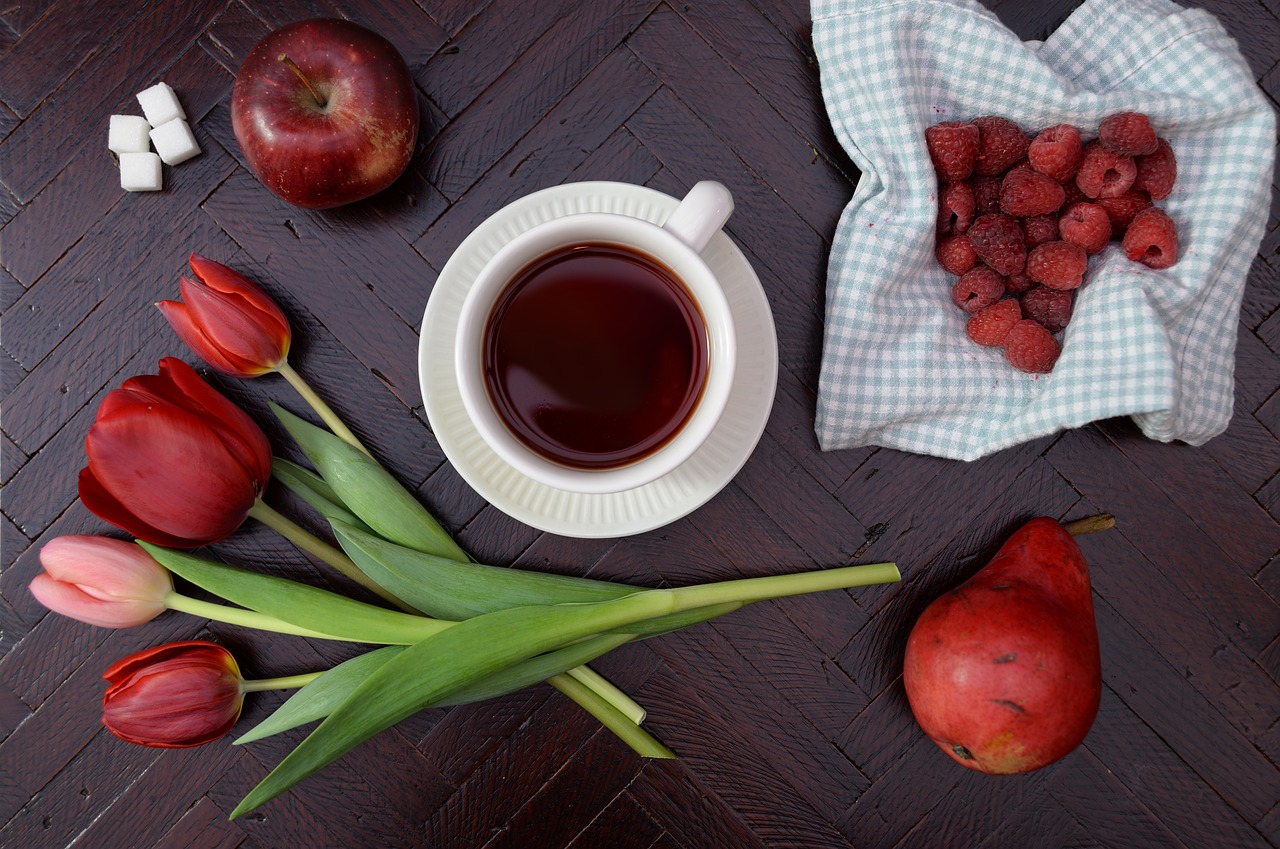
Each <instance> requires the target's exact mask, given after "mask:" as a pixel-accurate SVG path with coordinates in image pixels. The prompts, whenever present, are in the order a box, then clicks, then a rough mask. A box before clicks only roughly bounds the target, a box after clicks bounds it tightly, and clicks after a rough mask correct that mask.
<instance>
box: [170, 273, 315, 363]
mask: <svg viewBox="0 0 1280 849" xmlns="http://www.w3.org/2000/svg"><path fill="white" fill-rule="evenodd" d="M180 285H181V289H182V298H183V300H184V301H185V302H186V305H187V308H188V309H189V310H190V314H191V315H190V317H191V319H192V320H193V321H194V322H195V323H196V324H197V325H199V327H200V328H201V330H202V331H203V332H204V334H205V336H206V338H207V339H208V340H209V341H210V342H211V343H212V344H214V345H215V346H217V347H219V348H221V349H222V350H223V351H224V352H225V353H226V355H227V357H228V358H229V359H231V360H232V361H241V362H243V363H244V365H245V366H246V367H247V368H252V369H256V370H257V371H258V372H259V373H263V372H267V371H272V370H274V369H275V367H276V366H278V365H279V364H280V362H281V361H282V360H284V358H285V355H286V354H287V353H288V351H289V341H290V333H289V323H288V321H286V320H285V317H284V313H282V312H280V308H279V307H277V306H276V305H275V303H274V302H273V301H271V300H270V299H269V298H267V296H266V295H265V294H263V293H262V292H261V291H260V290H258V289H256V288H254V289H247V288H246V289H242V290H241V291H237V292H219V291H217V290H215V289H212V288H210V287H208V286H206V285H204V284H203V283H201V282H199V281H196V280H192V279H191V278H189V277H185V276H184V277H182V278H181V279H180Z"/></svg>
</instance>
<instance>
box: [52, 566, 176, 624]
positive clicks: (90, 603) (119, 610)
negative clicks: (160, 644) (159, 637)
mask: <svg viewBox="0 0 1280 849" xmlns="http://www.w3.org/2000/svg"><path fill="white" fill-rule="evenodd" d="M27 589H29V590H30V591H31V594H32V595H33V596H35V597H36V601H38V602H40V603H41V604H43V605H44V606H45V607H47V608H49V609H50V610H52V611H53V612H54V613H59V614H61V615H63V616H66V617H69V618H71V619H75V620H77V621H79V622H84V623H86V624H89V625H97V626H99V627H102V628H132V627H134V626H135V625H141V624H142V623H144V622H150V621H151V620H152V619H154V618H155V617H156V616H158V615H159V614H160V613H162V612H163V611H164V605H146V604H139V603H137V602H133V603H113V602H111V601H103V600H102V599H98V598H94V597H92V596H91V595H89V594H88V593H86V592H85V591H84V589H82V588H81V587H79V586H77V585H75V584H69V583H63V582H62V581H58V580H55V579H54V578H53V577H51V576H50V575H47V574H44V573H41V574H39V575H36V576H35V577H34V578H32V579H31V583H30V584H29V585H28V586H27Z"/></svg>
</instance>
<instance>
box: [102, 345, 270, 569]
mask: <svg viewBox="0 0 1280 849" xmlns="http://www.w3.org/2000/svg"><path fill="white" fill-rule="evenodd" d="M159 372H160V373H159V374H158V375H139V376H137V377H131V378H129V379H128V380H126V381H125V382H124V384H123V385H122V386H121V387H120V388H119V389H115V390H112V391H111V392H109V393H108V394H107V397H106V398H104V399H103V401H102V405H101V406H100V407H99V408H98V415H97V418H96V419H95V421H94V423H93V426H92V427H91V428H89V434H88V436H86V437H85V453H86V454H88V456H89V464H88V465H87V466H86V467H85V468H84V469H82V470H81V471H80V500H81V501H82V502H84V505H85V507H87V508H89V510H90V511H91V512H92V513H93V514H94V515H96V516H98V517H99V518H101V519H104V520H105V521H108V522H110V523H111V524H113V525H115V526H116V527H119V528H122V529H124V530H125V531H128V532H129V533H131V534H133V535H134V536H135V537H138V538H139V539H143V540H146V541H147V542H151V543H155V544H156V545H163V546H168V547H170V548H196V547H197V546H201V545H204V544H206V543H210V542H216V541H217V540H220V539H222V538H223V537H225V536H227V535H228V534H230V533H231V532H232V531H234V530H235V529H236V528H238V527H240V525H241V523H243V522H244V520H245V517H246V516H248V514H249V510H250V509H251V508H252V507H253V505H254V503H255V501H256V500H257V498H258V496H259V495H261V493H262V491H263V489H265V488H266V485H267V480H268V479H269V478H270V476H271V446H270V444H269V443H268V442H267V437H266V435H265V434H263V432H262V431H261V430H260V429H259V428H258V426H257V425H256V424H254V422H253V419H251V418H249V416H248V415H246V414H245V412H244V411H243V410H241V409H240V408H239V407H237V406H236V405H235V404H233V403H231V402H230V401H228V400H227V399H226V398H224V397H223V396H222V395H220V394H218V393H217V392H216V391H215V390H214V389H213V387H211V386H209V384H207V383H205V382H204V381H203V380H201V378H200V376H199V375H198V374H196V372H195V370H194V369H192V368H191V366H189V365H187V364H186V363H184V362H182V361H181V360H177V359H174V358H172V357H166V358H165V359H163V360H161V361H160V368H159Z"/></svg>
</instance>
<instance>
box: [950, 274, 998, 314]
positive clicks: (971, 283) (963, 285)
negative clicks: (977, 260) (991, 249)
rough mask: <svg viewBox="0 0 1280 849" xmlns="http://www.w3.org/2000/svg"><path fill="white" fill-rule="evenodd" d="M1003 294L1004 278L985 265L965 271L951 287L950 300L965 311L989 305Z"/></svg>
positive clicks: (972, 310)
mask: <svg viewBox="0 0 1280 849" xmlns="http://www.w3.org/2000/svg"><path fill="white" fill-rule="evenodd" d="M1003 295H1004V278H1003V277H1001V276H1000V275H999V274H996V273H995V271H993V270H992V269H990V268H988V267H987V266H985V265H979V266H978V267H976V268H973V269H970V270H969V271H966V272H965V273H964V274H961V275H960V279H959V280H957V281H956V283H955V285H954V286H952V287H951V300H953V301H955V304H956V306H958V307H959V308H960V309H962V310H964V311H965V312H967V313H975V312H977V311H978V310H980V309H982V308H983V307H989V306H991V305H992V304H994V303H995V302H996V301H998V300H1000V298H1001V296H1003Z"/></svg>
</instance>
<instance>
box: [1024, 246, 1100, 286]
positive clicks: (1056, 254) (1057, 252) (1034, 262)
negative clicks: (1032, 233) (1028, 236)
mask: <svg viewBox="0 0 1280 849" xmlns="http://www.w3.org/2000/svg"><path fill="white" fill-rule="evenodd" d="M1088 264H1089V257H1088V256H1086V255H1085V252H1084V248H1082V247H1080V246H1079V245H1073V244H1071V243H1070V242H1046V243H1045V244H1043V245H1037V246H1036V247H1034V248H1032V249H1031V253H1030V254H1028V255H1027V276H1028V277H1030V278H1031V279H1032V280H1034V281H1036V282H1037V283H1043V284H1044V285H1046V286H1051V287H1053V288H1054V289H1074V288H1076V287H1077V286H1079V285H1080V284H1081V283H1082V282H1084V271H1085V268H1086V267H1087V266H1088Z"/></svg>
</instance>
